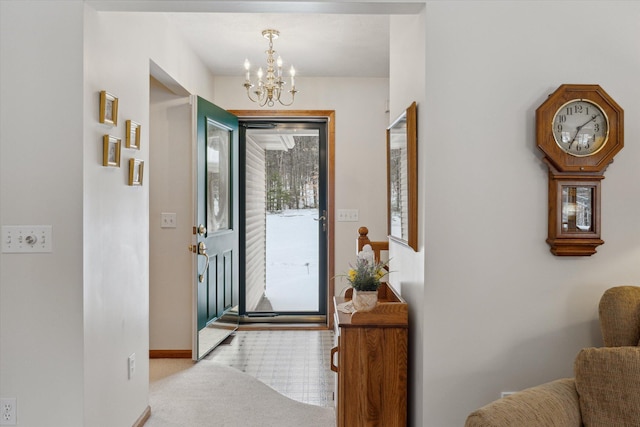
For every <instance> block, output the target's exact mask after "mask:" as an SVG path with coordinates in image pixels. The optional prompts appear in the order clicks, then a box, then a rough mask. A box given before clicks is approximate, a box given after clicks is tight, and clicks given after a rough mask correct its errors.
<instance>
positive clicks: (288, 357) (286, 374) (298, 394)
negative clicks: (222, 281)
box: [205, 330, 335, 407]
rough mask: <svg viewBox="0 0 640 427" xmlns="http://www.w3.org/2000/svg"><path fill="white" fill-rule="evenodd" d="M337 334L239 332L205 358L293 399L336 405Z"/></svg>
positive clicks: (268, 331) (279, 331)
mask: <svg viewBox="0 0 640 427" xmlns="http://www.w3.org/2000/svg"><path fill="white" fill-rule="evenodd" d="M333 346H334V343H333V331H327V330H322V331H281V330H265V331H236V333H235V336H233V338H231V339H227V340H226V341H225V342H224V343H222V344H221V345H219V346H218V347H216V348H215V349H214V350H213V351H212V352H211V353H209V354H208V355H207V356H206V357H205V359H208V360H211V361H214V362H217V363H221V364H224V365H227V366H231V367H233V368H236V369H238V370H240V371H243V372H246V373H247V374H249V375H252V376H254V377H255V378H257V379H259V380H260V381H262V382H264V383H265V384H267V385H269V386H270V387H272V388H273V389H275V390H277V391H278V392H280V393H281V394H283V395H285V396H288V397H290V398H291V399H294V400H297V401H300V402H304V403H309V404H312V405H318V406H330V407H333V406H334V402H333V391H334V384H335V373H334V372H333V371H331V365H330V353H331V347H333Z"/></svg>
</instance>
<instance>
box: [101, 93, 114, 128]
mask: <svg viewBox="0 0 640 427" xmlns="http://www.w3.org/2000/svg"><path fill="white" fill-rule="evenodd" d="M100 123H105V124H108V125H111V126H118V98H117V97H115V96H114V95H112V94H110V93H109V92H107V91H105V90H103V91H101V92H100Z"/></svg>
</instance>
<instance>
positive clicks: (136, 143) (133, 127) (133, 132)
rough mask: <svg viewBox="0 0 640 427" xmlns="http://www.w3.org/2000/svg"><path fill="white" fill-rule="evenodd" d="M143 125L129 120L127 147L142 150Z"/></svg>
mask: <svg viewBox="0 0 640 427" xmlns="http://www.w3.org/2000/svg"><path fill="white" fill-rule="evenodd" d="M141 128H142V125H140V123H137V122H134V121H133V120H127V137H126V145H125V146H126V147H127V148H133V149H134V150H139V149H140V132H141Z"/></svg>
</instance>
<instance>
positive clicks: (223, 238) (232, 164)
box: [194, 97, 239, 359]
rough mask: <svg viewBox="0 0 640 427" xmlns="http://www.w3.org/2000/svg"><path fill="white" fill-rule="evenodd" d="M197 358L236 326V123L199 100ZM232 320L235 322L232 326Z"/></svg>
mask: <svg viewBox="0 0 640 427" xmlns="http://www.w3.org/2000/svg"><path fill="white" fill-rule="evenodd" d="M196 117H197V160H196V163H197V174H196V175H197V176H196V193H197V220H196V227H195V229H194V230H195V233H196V236H197V246H198V249H197V250H198V253H199V256H198V263H197V264H198V265H197V269H198V271H197V272H196V280H197V284H196V286H197V303H196V305H197V308H196V309H197V313H196V323H197V329H198V335H197V340H198V349H197V350H198V351H197V355H198V357H197V359H200V358H201V357H202V356H203V355H205V354H206V353H207V352H208V351H209V350H211V349H212V348H213V347H215V346H216V345H217V344H218V343H219V342H220V341H222V340H223V339H224V338H226V336H228V334H229V333H230V332H232V331H233V330H234V329H235V326H237V311H238V310H237V308H238V301H239V293H238V286H239V280H238V277H239V274H238V272H239V264H238V254H239V249H238V247H239V240H238V239H239V231H238V223H239V221H238V215H239V211H238V209H239V198H238V185H237V182H238V158H239V157H238V118H237V117H236V116H234V115H233V114H231V113H229V112H227V111H225V110H223V109H222V108H220V107H217V106H215V105H213V104H212V103H210V102H208V101H206V100H205V99H202V98H200V97H197V111H196ZM229 318H234V319H235V324H234V323H233V321H232V322H231V323H230V322H229Z"/></svg>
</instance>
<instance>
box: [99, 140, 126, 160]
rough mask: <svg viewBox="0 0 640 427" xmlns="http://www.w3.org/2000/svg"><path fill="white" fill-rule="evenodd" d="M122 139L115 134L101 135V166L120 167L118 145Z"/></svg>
mask: <svg viewBox="0 0 640 427" xmlns="http://www.w3.org/2000/svg"><path fill="white" fill-rule="evenodd" d="M121 144H122V141H121V140H120V138H116V137H115V136H111V135H105V136H104V137H102V166H112V167H116V168H119V167H120V146H121Z"/></svg>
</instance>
